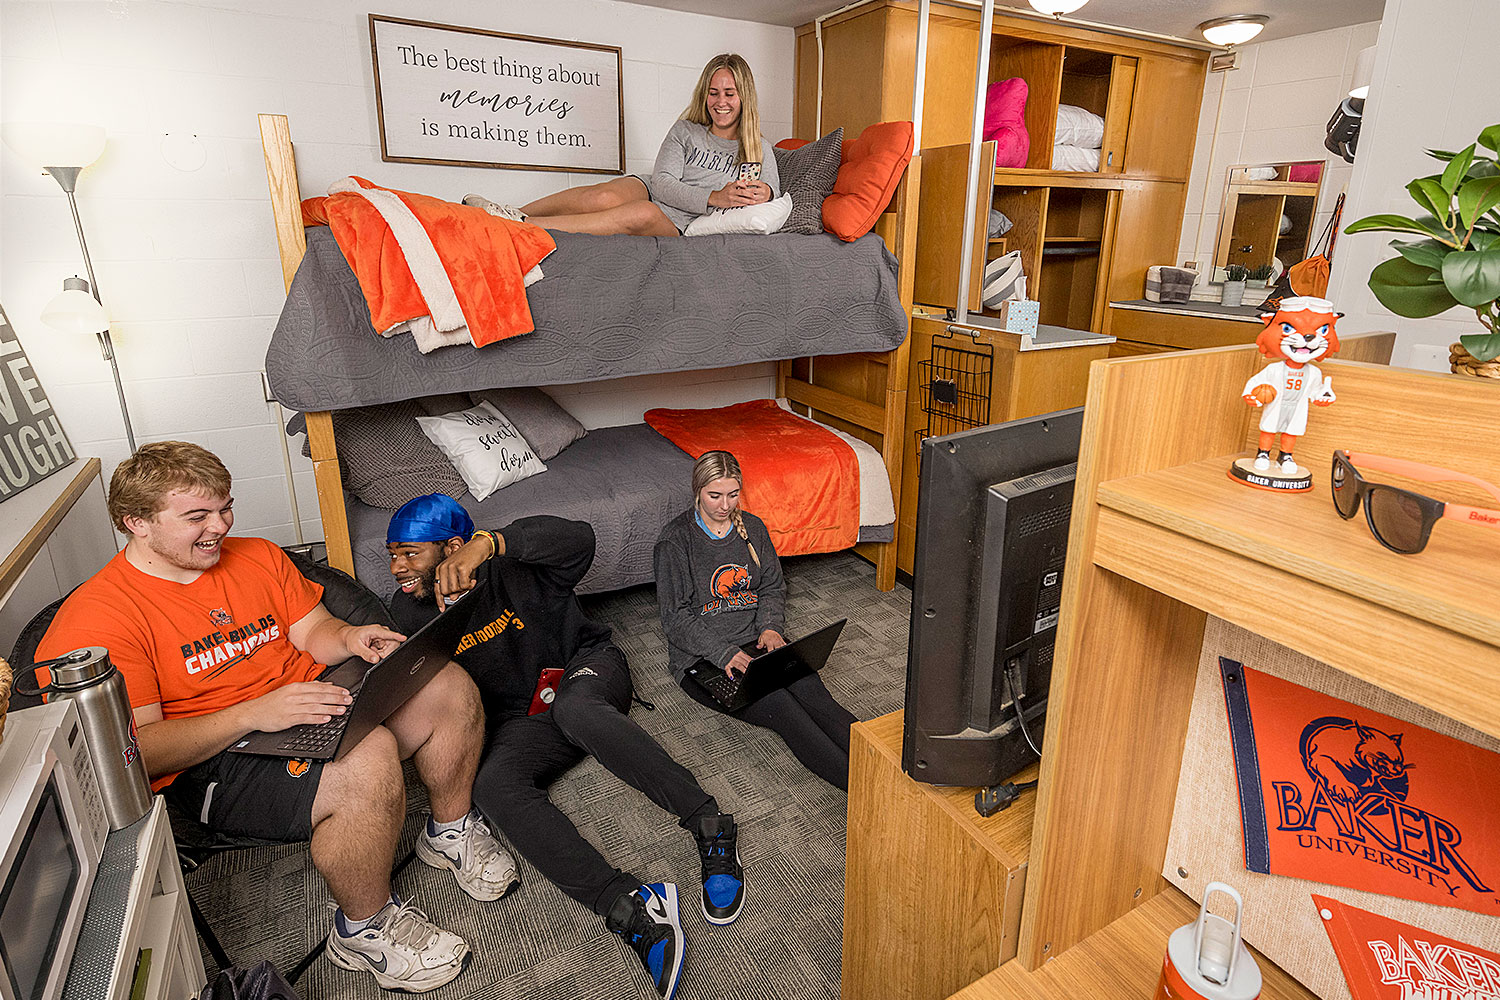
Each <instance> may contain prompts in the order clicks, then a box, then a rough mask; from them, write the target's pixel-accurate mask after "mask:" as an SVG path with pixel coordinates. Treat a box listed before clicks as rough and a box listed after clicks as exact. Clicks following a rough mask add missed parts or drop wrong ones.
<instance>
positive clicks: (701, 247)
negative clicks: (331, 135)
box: [260, 115, 920, 591]
mask: <svg viewBox="0 0 1500 1000" xmlns="http://www.w3.org/2000/svg"><path fill="white" fill-rule="evenodd" d="M260 128H261V138H262V147H263V151H264V153H265V160H266V172H267V179H268V182H269V186H270V192H271V203H272V210H273V215H274V218H275V223H276V232H277V241H278V244H279V247H280V256H281V264H282V273H283V277H284V279H285V282H286V286H287V289H288V302H287V306H286V309H285V310H284V311H283V316H282V319H281V322H279V323H278V327H277V331H276V334H275V335H274V337H273V340H272V345H271V349H270V352H269V353H268V358H267V369H266V370H267V375H268V378H269V380H270V383H271V387H272V390H273V392H274V393H275V395H276V396H277V399H278V401H279V402H281V403H282V404H283V405H284V406H287V407H289V408H291V409H293V410H297V411H299V412H302V413H303V414H305V420H306V430H307V435H308V447H309V450H310V454H311V458H312V461H313V468H314V473H315V479H316V483H317V490H318V500H319V507H320V512H321V517H322V522H323V529H324V537H325V539H326V541H327V546H328V558H329V562H330V564H331V565H334V566H337V567H338V568H340V569H343V570H345V571H347V572H350V573H353V574H355V575H357V576H359V577H360V578H361V579H364V580H365V581H366V582H367V583H372V584H376V585H377V590H381V591H384V590H388V589H389V587H388V586H385V584H386V583H387V581H386V580H385V579H384V553H383V547H384V546H383V542H384V538H383V531H384V524H385V519H386V518H388V517H389V512H388V511H381V510H378V509H375V508H369V507H366V506H365V505H363V504H361V503H359V502H358V501H357V500H355V499H353V498H352V497H348V498H346V495H345V490H344V485H343V481H342V476H341V473H340V464H339V444H338V441H337V440H336V435H335V422H334V419H333V412H334V411H336V410H342V409H346V408H349V407H357V406H371V405H380V404H387V403H396V402H398V401H402V400H408V399H414V398H417V397H422V396H427V395H431V394H435V393H453V392H464V391H478V390H487V389H496V388H504V387H508V386H523V385H530V386H537V385H557V384H566V383H576V382H584V381H591V380H595V379H602V378H614V377H618V376H622V375H628V374H636V373H643V372H659V371H670V370H692V369H704V368H719V367H727V366H730V365H735V364H743V363H747V362H750V361H778V362H780V364H779V366H778V369H777V378H776V394H777V396H778V397H782V398H784V399H786V400H787V401H788V402H789V403H790V404H791V405H792V406H793V407H794V408H795V410H797V411H798V412H799V413H800V414H801V415H803V416H808V417H810V418H812V419H815V420H818V421H820V422H822V423H824V424H825V425H827V426H830V427H832V428H833V429H835V430H838V431H840V432H844V433H845V434H847V435H848V436H849V437H852V438H855V439H858V440H859V441H862V442H865V443H866V444H867V445H869V446H872V448H865V449H863V452H864V454H865V456H866V458H867V460H868V459H869V458H870V457H871V456H872V455H874V454H876V452H875V451H874V450H872V449H878V457H879V461H880V463H881V464H883V466H884V469H883V473H884V477H885V479H886V481H887V482H888V483H889V484H890V488H891V492H892V499H893V500H894V501H895V502H896V503H897V504H898V505H899V496H898V492H899V489H900V482H901V469H900V461H901V449H902V444H903V435H904V422H905V417H906V409H907V407H906V385H907V370H906V369H907V349H906V333H907V325H908V322H909V317H910V310H911V289H912V284H911V267H910V266H909V260H908V258H909V254H910V250H911V248H912V247H913V246H914V243H915V216H916V190H917V184H918V176H919V170H920V164H919V158H918V157H917V156H915V155H914V156H913V157H912V160H911V162H910V164H909V165H908V168H907V172H906V174H905V177H904V179H903V180H902V182H901V184H900V186H899V187H898V189H897V191H896V193H895V195H894V196H893V197H892V199H891V202H890V205H889V206H888V207H887V210H886V214H887V215H888V216H890V217H892V219H891V222H893V225H892V224H891V223H889V222H888V223H886V224H884V225H882V226H881V227H879V228H880V229H881V230H882V231H884V232H885V233H887V234H894V235H893V236H890V235H888V237H887V239H888V241H889V242H890V243H891V244H892V245H891V246H890V248H889V250H888V249H887V247H886V246H885V245H884V244H883V243H882V242H881V240H880V238H879V237H876V236H867V237H864V238H862V240H860V241H856V244H863V245H862V246H857V245H856V244H846V245H844V246H843V247H839V248H837V249H838V252H836V253H827V252H822V251H820V250H819V247H820V245H822V244H825V243H831V242H832V238H828V239H827V240H824V239H822V238H818V237H797V236H785V237H777V236H771V237H739V238H736V237H699V238H694V239H692V240H667V241H661V243H660V244H655V243H653V244H652V246H651V247H649V248H648V247H631V246H628V245H627V244H628V243H629V242H630V241H632V240H636V239H641V240H646V241H647V242H651V241H649V239H648V238H635V237H606V238H601V237H592V238H591V237H581V236H572V235H569V234H554V235H555V237H556V239H557V242H558V247H559V252H558V253H557V254H556V255H555V257H556V258H557V259H556V261H553V262H552V263H550V264H549V265H548V267H547V271H548V276H549V278H548V280H544V281H542V282H540V283H538V284H537V285H535V286H533V288H532V289H531V290H530V291H529V293H528V298H529V299H530V300H531V302H532V307H533V314H534V316H536V317H537V332H536V333H533V334H529V335H527V336H522V337H516V338H513V339H511V340H508V341H505V342H503V343H500V344H492V345H489V346H488V347H486V348H484V349H482V350H474V349H472V348H465V347H451V348H443V349H440V350H438V351H435V352H433V353H431V354H427V355H423V354H421V353H420V352H418V351H416V350H415V348H414V346H413V345H411V344H410V342H409V341H410V338H394V339H390V340H387V339H383V338H380V337H377V336H375V335H374V333H373V330H372V329H371V328H369V319H368V314H367V313H366V314H365V315H364V317H363V320H364V327H363V328H361V327H360V324H359V322H358V318H359V317H358V313H359V308H358V304H359V296H358V283H357V281H356V280H355V279H354V276H353V273H352V271H350V270H349V268H348V265H347V263H346V262H345V261H344V260H343V258H342V255H341V254H340V251H339V250H338V247H337V244H336V243H334V241H333V240H332V238H331V237H330V236H328V234H327V233H326V231H323V232H320V231H319V230H318V229H311V230H307V231H304V227H303V218H302V211H301V192H300V190H299V188H298V184H297V177H296V165H295V158H294V154H293V149H292V142H291V130H290V124H289V122H288V120H287V118H286V117H285V116H283V115H261V116H260ZM735 239H741V240H749V241H752V243H753V249H752V251H751V252H753V254H754V255H755V256H754V258H753V259H754V261H755V266H754V268H752V269H753V270H756V271H758V272H762V275H761V276H762V278H763V279H764V280H763V281H762V284H763V286H764V288H763V290H771V291H773V292H774V294H767V295H763V296H762V297H761V299H759V300H757V301H756V302H755V303H754V304H750V303H748V302H747V301H746V300H745V299H744V298H743V296H739V297H735V298H732V299H728V300H726V301H725V302H723V303H722V307H723V309H725V310H728V311H727V312H723V313H720V314H716V315H715V314H709V315H704V316H697V317H693V318H691V320H690V321H682V320H681V319H680V317H676V316H674V314H673V312H672V310H673V308H674V307H676V303H677V302H678V301H679V300H678V297H677V295H676V292H675V291H674V290H671V289H669V291H668V292H667V293H665V295H664V296H658V299H657V300H652V297H651V295H650V294H649V293H646V292H642V291H641V289H642V287H644V284H643V283H647V279H648V278H653V277H660V275H659V274H656V272H659V271H679V272H685V271H688V270H691V269H692V268H693V267H695V266H706V267H718V268H719V269H720V270H719V273H720V274H723V273H726V272H725V270H724V269H725V268H727V267H730V266H731V262H733V265H732V266H733V267H734V268H735V271H734V272H732V273H735V274H736V275H737V276H738V277H740V278H744V277H745V271H746V268H745V265H744V260H745V257H744V254H745V253H746V252H747V246H738V247H736V246H733V245H732V244H730V243H728V242H727V241H732V240H735ZM754 241H759V242H758V243H756V242H754ZM601 244H607V245H608V246H609V248H610V252H611V253H613V254H614V255H615V261H614V262H615V264H621V262H623V261H625V260H626V259H628V258H632V257H633V258H636V259H639V258H640V257H641V255H642V252H643V251H644V252H645V254H646V256H648V257H651V259H652V264H651V265H650V266H649V267H647V268H645V271H647V272H651V273H650V274H648V275H646V276H644V277H643V276H640V275H634V276H632V275H631V274H626V275H625V276H624V277H621V276H620V275H619V273H618V272H619V271H620V270H621V268H619V267H609V266H605V267H600V266H598V263H597V259H596V258H595V257H594V256H592V255H591V253H590V251H591V250H592V249H596V248H597V247H598V246H599V245H601ZM823 249H824V250H826V249H827V247H824V248H823ZM715 258H718V259H717V260H715ZM705 259H707V261H708V263H707V264H705V263H704V261H705ZM570 261H573V263H572V264H570V263H569V262H570ZM625 270H627V271H628V268H627V269H625ZM601 273H611V274H614V275H615V277H616V279H617V280H616V283H615V287H614V288H613V290H612V291H610V292H605V293H601V294H596V295H581V294H580V290H581V289H587V288H588V287H589V285H588V284H587V282H588V281H589V280H591V279H597V278H598V276H599V274H601ZM819 280H824V281H826V282H828V283H827V284H824V285H822V286H820V285H819V284H818V281H819ZM549 281H550V284H551V287H550V289H549V288H547V286H548V285H549ZM351 283H352V284H353V291H352V292H351V290H350V285H351ZM751 283H753V281H752V282H751ZM830 290H836V291H837V292H838V294H837V295H830V294H829V292H830ZM532 293H537V294H536V295H535V296H533V294H532ZM829 299H834V300H835V301H833V302H830V301H828V300H829ZM580 300H581V302H582V304H581V305H580ZM695 301H696V300H695ZM549 303H550V306H549ZM612 308H613V312H611V309H612ZM736 309H738V310H739V312H738V313H735V312H734V310H736ZM570 310H571V311H570ZM653 310H655V311H654V312H653ZM747 310H748V311H750V312H755V311H757V310H758V311H759V312H760V313H761V315H760V316H758V317H754V316H752V317H750V319H748V320H747V319H746V318H745V316H746V311H747ZM788 310H790V311H791V312H790V313H789V314H788V313H787V311H788ZM339 312H343V313H347V314H350V316H353V320H349V318H348V317H347V316H346V317H344V319H334V320H330V319H329V316H330V314H334V313H339ZM757 320H758V321H757ZM703 329H717V330H725V331H733V332H735V333H736V335H732V336H728V337H724V338H719V339H716V340H715V341H714V342H713V343H712V344H708V343H704V342H703V337H702V335H701V333H698V334H696V336H695V335H694V334H693V331H694V330H699V331H701V330H703ZM741 329H744V330H749V331H751V332H752V334H753V335H749V336H739V335H737V334H738V332H739V331H740V330H741ZM828 352H835V353H832V354H830V353H828ZM653 438H655V432H652V431H650V430H649V429H647V428H645V427H643V426H642V425H630V426H627V427H621V428H602V429H598V430H595V431H590V432H589V433H588V435H586V436H585V437H584V438H583V439H582V440H581V441H579V442H578V443H577V444H575V445H573V446H571V447H570V448H568V449H567V450H566V451H564V452H563V453H562V454H560V455H558V456H557V459H556V460H555V461H554V462H549V465H548V468H549V471H548V472H546V473H544V474H542V475H540V476H536V477H533V479H532V480H527V481H523V482H520V483H516V484H514V485H512V486H510V487H507V488H506V489H505V490H503V491H501V492H502V493H504V494H508V496H507V497H506V500H505V504H504V509H505V511H506V516H505V520H509V519H512V518H514V517H518V516H523V515H524V514H526V513H534V512H540V511H542V510H547V511H549V512H553V513H560V514H563V515H564V516H568V515H569V514H571V515H572V516H579V517H585V518H587V519H589V520H590V521H591V522H596V530H597V528H598V527H599V525H598V523H597V522H599V521H600V520H601V519H603V520H604V521H609V520H610V518H611V516H612V514H618V518H617V520H616V521H614V522H611V523H609V524H608V525H607V528H606V531H605V532H603V535H604V536H605V537H602V538H601V546H600V553H599V555H598V557H597V559H596V566H595V569H594V570H593V571H591V577H592V579H590V580H586V581H585V585H586V588H587V589H594V590H601V589H611V588H613V587H617V586H626V585H629V584H631V583H639V582H643V581H644V579H649V571H647V575H646V576H644V577H643V576H642V575H641V574H642V566H643V565H647V566H648V565H649V560H650V546H651V543H652V542H653V541H654V539H655V531H656V530H657V528H658V527H659V525H660V523H665V521H666V520H667V519H668V518H669V517H670V516H671V515H672V514H674V513H676V511H677V510H680V509H682V508H683V507H685V506H686V505H687V504H688V502H689V497H688V487H687V485H686V483H687V469H688V468H690V466H691V459H690V458H689V457H688V456H687V455H685V454H684V453H681V452H679V451H677V450H676V449H675V447H674V446H672V445H670V444H669V443H667V442H666V441H665V439H660V438H656V439H655V440H653ZM857 451H859V449H857ZM543 480H545V481H546V482H545V483H543V482H542V481H543ZM643 483H645V484H653V483H654V484H655V485H656V489H657V492H656V493H655V494H651V495H647V493H646V492H643V491H644V490H646V487H645V486H642V485H640V484H643ZM662 483H675V484H681V486H680V495H679V493H678V491H674V490H673V489H671V488H668V489H665V490H663V489H662V488H661V484H662ZM580 496H582V497H584V498H585V499H586V500H587V503H586V504H584V505H582V506H580V505H579V503H578V502H576V501H578V500H579V498H580ZM562 498H567V499H568V500H570V501H573V502H563V499H562ZM469 499H471V498H468V497H465V498H463V499H462V500H461V502H465V503H467V502H468V501H469ZM493 500H494V498H491V500H489V501H486V503H493ZM471 509H473V508H471ZM492 509H493V508H492ZM476 520H478V521H479V523H481V524H486V525H493V524H494V521H493V520H492V519H491V520H485V519H480V518H478V517H477V518H476ZM872 527H875V528H884V530H877V531H875V532H871V531H866V530H862V531H861V533H860V537H861V539H862V542H863V544H862V545H861V546H860V551H861V552H862V554H864V555H865V556H866V557H867V558H869V559H871V561H872V562H874V563H875V564H876V583H877V586H879V587H880V588H881V589H889V588H890V587H891V586H893V585H894V581H895V567H896V562H895V542H894V539H893V531H892V530H891V529H890V528H889V527H886V526H872ZM870 539H876V540H870Z"/></svg>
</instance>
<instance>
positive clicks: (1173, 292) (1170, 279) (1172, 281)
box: [1146, 265, 1198, 302]
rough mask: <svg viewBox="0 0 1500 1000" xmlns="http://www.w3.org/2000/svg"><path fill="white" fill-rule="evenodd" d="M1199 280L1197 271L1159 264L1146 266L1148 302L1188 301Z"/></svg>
mask: <svg viewBox="0 0 1500 1000" xmlns="http://www.w3.org/2000/svg"><path fill="white" fill-rule="evenodd" d="M1197 280H1198V272H1197V271H1189V270H1188V269H1187V268H1184V267H1166V266H1162V265H1158V266H1156V267H1148V268H1146V301H1147V302H1186V301H1187V300H1188V298H1189V297H1190V296H1191V295H1192V294H1193V285H1194V284H1195V283H1196V282H1197Z"/></svg>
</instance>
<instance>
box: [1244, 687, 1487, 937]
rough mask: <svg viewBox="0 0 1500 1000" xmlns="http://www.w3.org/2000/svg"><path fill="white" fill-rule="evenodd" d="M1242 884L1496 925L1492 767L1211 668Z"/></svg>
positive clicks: (1479, 754)
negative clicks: (1292, 884)
mask: <svg viewBox="0 0 1500 1000" xmlns="http://www.w3.org/2000/svg"><path fill="white" fill-rule="evenodd" d="M1219 669H1220V673H1221V675H1222V677H1223V681H1224V700H1225V706H1226V708H1227V710H1228V713H1229V734H1230V739H1231V741H1232V742H1233V745H1234V766H1235V771H1236V774H1237V778H1238V785H1239V795H1240V818H1241V821H1242V823H1243V827H1244V834H1245V867H1246V868H1247V869H1248V870H1250V871H1255V872H1263V873H1267V874H1274V875H1289V876H1291V877H1293V878H1305V879H1311V880H1313V881H1316V882H1326V883H1330V884H1332V885H1344V886H1349V887H1350V888H1354V889H1364V890H1366V891H1369V892H1378V893H1383V894H1385V895H1388V896H1400V897H1402V898H1404V899H1413V900H1417V901H1419V902H1424V903H1436V904H1438V905H1439V906H1454V907H1459V908H1462V909H1465V910H1474V911H1476V912H1478V913H1488V914H1493V913H1497V912H1500V909H1497V907H1500V894H1497V891H1496V890H1497V889H1500V832H1497V828H1496V824H1495V822H1494V819H1495V817H1496V816H1500V782H1497V781H1495V775H1496V774H1500V755H1497V754H1494V753H1491V752H1489V751H1488V750H1482V749H1480V748H1479V747H1476V746H1474V745H1472V744H1469V743H1464V742H1463V741H1461V740H1456V739H1453V738H1452V737H1449V736H1443V735H1440V734H1438V733H1434V732H1432V731H1431V730H1428V729H1423V728H1422V727H1421V726H1416V725H1413V724H1411V723H1409V722H1403V721H1401V720H1400V719H1394V718H1392V717H1390V716H1388V715H1382V714H1380V713H1379V712H1372V711H1370V710H1369V709H1366V708H1361V707H1359V706H1358V705H1353V704H1350V703H1349V702H1346V701H1340V700H1339V699H1337V698H1332V697H1329V696H1328V695H1325V694H1320V693H1318V692H1316V691H1310V690H1308V689H1307V688H1305V687H1302V686H1301V685H1298V684H1293V683H1292V682H1290V681H1284V680H1281V679H1280V678H1277V677H1272V676H1271V675H1270V674H1265V673H1261V672H1260V671H1258V670H1251V669H1248V668H1246V667H1244V666H1243V665H1241V664H1239V663H1236V662H1234V661H1233V660H1228V659H1223V658H1221V659H1220V661H1219Z"/></svg>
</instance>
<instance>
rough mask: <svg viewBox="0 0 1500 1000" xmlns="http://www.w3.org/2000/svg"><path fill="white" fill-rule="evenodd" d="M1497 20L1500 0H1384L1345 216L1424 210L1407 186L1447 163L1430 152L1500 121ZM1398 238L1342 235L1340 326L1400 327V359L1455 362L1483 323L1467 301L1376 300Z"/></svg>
mask: <svg viewBox="0 0 1500 1000" xmlns="http://www.w3.org/2000/svg"><path fill="white" fill-rule="evenodd" d="M1496 24H1500V0H1463V2H1457V0H1452V2H1444V3H1433V2H1432V0H1386V4H1385V17H1384V19H1383V20H1382V22H1381V27H1380V47H1379V50H1378V51H1377V53H1376V57H1375V73H1374V79H1373V81H1372V82H1371V86H1370V100H1369V103H1368V104H1367V105H1366V107H1365V120H1364V124H1363V126H1362V128H1361V133H1360V140H1359V155H1358V157H1357V158H1356V159H1355V161H1354V177H1353V180H1352V181H1351V182H1350V193H1349V204H1348V205H1347V206H1346V208H1345V210H1344V218H1345V220H1346V221H1349V222H1352V221H1354V220H1355V219H1358V218H1361V217H1363V216H1366V215H1373V214H1375V213H1377V212H1397V213H1400V214H1402V215H1405V216H1408V217H1410V216H1412V215H1414V214H1418V209H1417V207H1416V204H1415V203H1414V202H1413V201H1412V200H1411V197H1410V196H1409V195H1408V194H1407V193H1406V185H1407V183H1408V182H1409V181H1411V180H1412V179H1413V178H1415V177H1425V176H1427V175H1429V174H1433V173H1437V172H1438V170H1439V168H1440V167H1441V164H1439V163H1438V161H1436V160H1433V159H1431V158H1430V157H1428V156H1426V155H1424V154H1423V152H1422V151H1423V150H1424V149H1428V148H1434V149H1462V148H1463V147H1465V146H1467V145H1468V144H1469V143H1471V142H1473V141H1474V137H1475V136H1476V135H1478V134H1479V131H1480V130H1481V129H1483V128H1484V127H1486V126H1488V125H1493V124H1494V123H1496V122H1500V87H1497V86H1496V85H1495V83H1494V80H1493V77H1494V61H1495V45H1494V39H1495V25H1496ZM1395 237H1396V234H1393V233H1360V234H1356V235H1354V236H1345V237H1344V238H1343V239H1342V240H1341V241H1340V243H1339V249H1338V254H1337V255H1336V256H1335V257H1334V260H1333V274H1332V276H1331V277H1330V279H1329V286H1328V287H1329V292H1330V294H1331V296H1332V297H1333V300H1334V301H1335V302H1337V303H1338V306H1339V308H1340V309H1342V310H1344V312H1345V313H1346V315H1345V317H1344V318H1343V319H1342V320H1340V321H1339V329H1340V330H1345V331H1349V332H1358V331H1363V330H1395V331H1396V350H1395V353H1394V355H1393V356H1392V359H1391V361H1392V363H1393V364H1397V365H1404V366H1407V367H1412V368H1431V369H1435V370H1441V371H1447V370H1448V345H1449V344H1451V343H1452V342H1454V341H1455V340H1457V339H1458V337H1459V335H1461V334H1465V333H1478V332H1480V330H1481V329H1482V328H1481V327H1480V325H1479V321H1478V319H1476V318H1475V316H1474V313H1473V312H1472V311H1471V310H1467V309H1464V308H1455V309H1451V310H1449V311H1448V312H1446V313H1443V314H1442V315H1441V316H1434V317H1432V318H1430V319H1405V318H1403V317H1400V316H1396V315H1395V314H1393V313H1391V312H1390V311H1388V310H1387V309H1386V308H1385V307H1384V306H1382V305H1381V304H1380V303H1379V302H1378V301H1376V299H1375V296H1374V294H1373V293H1372V292H1371V291H1370V289H1369V286H1368V285H1367V284H1366V282H1367V281H1368V280H1369V277H1370V271H1371V269H1372V268H1374V267H1375V265H1376V264H1378V263H1380V262H1381V261H1382V260H1385V259H1386V258H1387V257H1392V256H1395V251H1393V250H1391V249H1390V248H1389V243H1390V241H1391V240H1392V239H1393V238H1395Z"/></svg>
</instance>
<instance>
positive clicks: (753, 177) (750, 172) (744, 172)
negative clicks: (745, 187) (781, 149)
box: [740, 163, 760, 181]
mask: <svg viewBox="0 0 1500 1000" xmlns="http://www.w3.org/2000/svg"><path fill="white" fill-rule="evenodd" d="M740 180H742V181H758V180H760V164H759V163H741V164H740Z"/></svg>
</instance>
